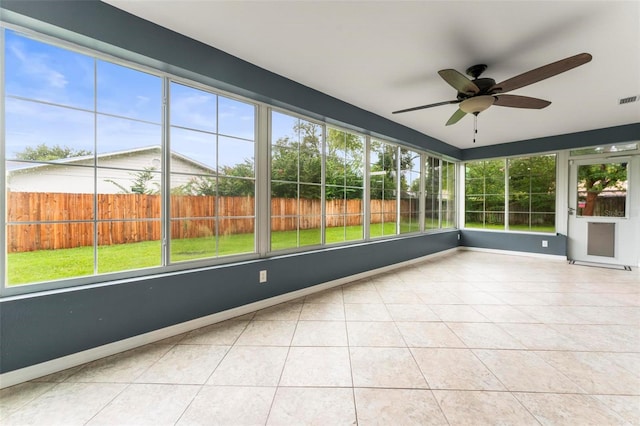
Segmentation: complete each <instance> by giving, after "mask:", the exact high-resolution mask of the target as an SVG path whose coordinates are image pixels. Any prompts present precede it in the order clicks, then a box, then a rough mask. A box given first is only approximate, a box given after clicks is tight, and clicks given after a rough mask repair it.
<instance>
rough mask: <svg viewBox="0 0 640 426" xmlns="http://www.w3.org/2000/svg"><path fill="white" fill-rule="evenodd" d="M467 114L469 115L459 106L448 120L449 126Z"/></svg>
mask: <svg viewBox="0 0 640 426" xmlns="http://www.w3.org/2000/svg"><path fill="white" fill-rule="evenodd" d="M465 115H467V113H466V112H464V111H463V110H461V109H460V108H458V110H457V111H456V112H454V113H453V115H452V116H451V118H450V119H449V121H447V126H451V125H452V124H456V123H457V122H458V121H460V119H461V118H462V117H464V116H465Z"/></svg>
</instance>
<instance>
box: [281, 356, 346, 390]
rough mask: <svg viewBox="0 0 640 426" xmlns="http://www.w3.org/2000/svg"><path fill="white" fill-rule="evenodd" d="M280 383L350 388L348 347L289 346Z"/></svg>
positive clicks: (285, 384)
mask: <svg viewBox="0 0 640 426" xmlns="http://www.w3.org/2000/svg"><path fill="white" fill-rule="evenodd" d="M280 386H315V387H320V386H327V387H344V386H348V387H351V386H352V381H351V369H350V363H349V350H348V348H345V347H323V348H322V347H292V348H291V349H290V350H289V356H288V357H287V361H286V363H285V366H284V371H283V372H282V378H281V379H280Z"/></svg>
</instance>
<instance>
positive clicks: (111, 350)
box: [0, 247, 459, 389]
mask: <svg viewBox="0 0 640 426" xmlns="http://www.w3.org/2000/svg"><path fill="white" fill-rule="evenodd" d="M458 249H459V248H458V247H454V248H452V249H449V250H444V251H441V252H438V253H434V254H430V255H427V256H422V257H419V258H416V259H411V260H407V261H405V262H400V263H394V264H393V265H389V266H385V267H382V268H378V269H373V270H370V271H366V272H361V273H359V274H355V275H351V276H348V277H345V278H340V279H337V280H333V281H328V282H325V283H321V284H318V285H315V286H312V287H307V288H303V289H301V290H296V291H292V292H290V293H286V294H282V295H279V296H275V297H271V298H269V299H264V300H260V301H258V302H254V303H249V304H248V305H243V306H239V307H237V308H233V309H229V310H226V311H223V312H218V313H216V314H212V315H207V316H205V317H201V318H197V319H194V320H191V321H187V322H183V323H180V324H176V325H172V326H169V327H165V328H161V329H158V330H154V331H150V332H148V333H144V334H140V335H138V336H133V337H130V338H128V339H124V340H119V341H117V342H113V343H109V344H106V345H102V346H98V347H95V348H91V349H87V350H85V351H81V352H76V353H74V354H71V355H67V356H64V357H60V358H56V359H52V360H51V361H46V362H42V363H40V364H35V365H31V366H29V367H24V368H21V369H18V370H14V371H9V372H7V373H4V374H0V389H2V388H6V387H9V386H14V385H17V384H19V383H23V382H26V381H29V380H33V379H37V378H39V377H43V376H47V375H49V374H53V373H57V372H58V371H62V370H66V369H68V368H72V367H76V366H78V365H82V364H85V363H87V362H91V361H95V360H97V359H100V358H104V357H106V356H110V355H115V354H117V353H120V352H124V351H127V350H130V349H134V348H137V347H140V346H143V345H146V344H149V343H153V342H157V341H159V340H163V339H168V338H169V337H173V336H177V335H179V334H182V333H186V332H189V331H192V330H196V329H198V328H201V327H206V326H208V325H211V324H215V323H217V322H221V321H225V320H228V319H231V318H235V317H238V316H241V315H245V314H249V313H251V312H254V311H257V310H260V309H265V308H268V307H270V306H273V305H277V304H279V303H284V302H288V301H290V300H294V299H298V298H300V297H304V296H308V295H310V294H313V293H317V292H319V291H323V290H327V289H330V288H332V287H336V286H340V285H343V284H347V283H349V282H351V281H356V280H360V279H363V278H368V277H371V276H374V275H378V274H381V273H384V272H388V271H392V270H394V269H398V268H402V267H404V266H408V265H412V264H415V263H419V262H422V261H423V260H425V259H433V258H434V257H439V256H445V255H449V254H451V253H453V252H456V251H457V250H458Z"/></svg>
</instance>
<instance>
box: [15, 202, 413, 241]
mask: <svg viewBox="0 0 640 426" xmlns="http://www.w3.org/2000/svg"><path fill="white" fill-rule="evenodd" d="M96 204H97V213H96V214H97V217H94V216H95V215H94V195H93V194H74V193H47V192H9V193H7V220H8V222H10V223H11V225H10V226H9V227H8V229H7V250H8V252H9V253H17V252H24V251H34V250H50V249H62V248H74V247H81V246H91V245H93V241H94V226H97V236H98V245H112V244H126V243H133V242H141V241H157V240H160V238H161V235H162V228H161V227H162V222H161V220H160V217H161V197H160V196H159V195H144V194H98V196H97V200H96ZM170 205H171V208H170V210H171V238H174V239H175V238H200V237H206V236H213V235H216V230H217V234H218V235H231V234H243V233H253V232H254V226H255V220H254V217H255V201H254V198H253V197H215V196H189V195H172V196H171V200H170ZM363 207H364V206H363V202H362V200H329V201H327V202H326V204H325V211H326V219H325V220H326V226H327V227H334V226H354V225H361V224H362V222H363ZM216 208H217V212H216ZM416 211H417V200H412V201H409V200H403V201H402V203H401V207H400V214H401V215H403V216H405V215H406V216H409V215H413V216H415V212H416ZM321 212H322V210H321V201H320V200H311V199H301V200H296V199H292V198H273V199H271V229H272V231H290V230H295V229H297V228H298V226H299V227H300V229H312V228H319V227H320V224H321V221H322V214H321ZM216 213H217V214H216ZM395 217H396V202H395V201H394V200H390V201H387V200H371V223H380V222H393V221H395ZM96 219H97V221H96ZM298 220H299V223H298ZM21 222H22V223H21Z"/></svg>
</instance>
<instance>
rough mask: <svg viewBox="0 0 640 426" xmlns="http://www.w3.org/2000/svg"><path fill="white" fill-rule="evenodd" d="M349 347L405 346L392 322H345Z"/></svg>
mask: <svg viewBox="0 0 640 426" xmlns="http://www.w3.org/2000/svg"><path fill="white" fill-rule="evenodd" d="M347 333H348V336H349V346H390V347H405V346H407V345H406V343H405V342H404V339H403V338H402V335H401V334H400V332H399V331H398V328H397V327H396V325H395V324H394V323H393V322H382V321H364V322H359V321H349V322H347Z"/></svg>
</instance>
